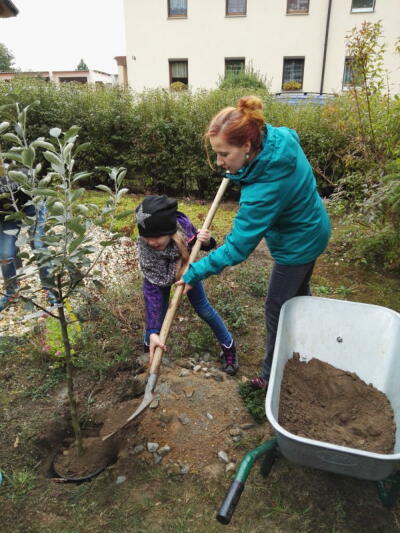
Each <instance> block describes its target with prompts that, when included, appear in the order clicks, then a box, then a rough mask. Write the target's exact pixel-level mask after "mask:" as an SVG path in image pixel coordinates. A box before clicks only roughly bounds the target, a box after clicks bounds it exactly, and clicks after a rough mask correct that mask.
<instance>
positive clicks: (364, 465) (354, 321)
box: [217, 296, 400, 524]
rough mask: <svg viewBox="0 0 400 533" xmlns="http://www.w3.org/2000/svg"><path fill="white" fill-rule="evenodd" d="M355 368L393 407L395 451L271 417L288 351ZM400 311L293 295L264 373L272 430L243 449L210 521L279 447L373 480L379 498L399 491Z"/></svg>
mask: <svg viewBox="0 0 400 533" xmlns="http://www.w3.org/2000/svg"><path fill="white" fill-rule="evenodd" d="M294 352H297V353H300V354H301V359H302V360H305V361H307V360H309V359H311V358H313V357H314V358H317V359H319V360H321V361H323V362H326V363H329V364H331V365H332V366H334V367H336V368H338V369H340V370H344V371H348V372H354V373H355V374H357V376H358V377H359V378H361V379H362V380H363V381H365V382H366V383H371V384H372V385H373V386H374V387H375V388H376V389H378V390H380V391H381V392H383V393H384V394H386V396H387V398H388V399H389V401H390V403H391V406H392V408H393V413H394V421H395V423H396V435H395V445H394V451H393V453H391V454H380V453H373V452H368V451H365V450H360V449H357V448H350V447H346V446H338V445H335V444H331V443H329V442H323V441H317V440H313V439H309V438H305V437H300V436H297V435H294V434H293V433H290V432H289V431H287V430H286V429H285V428H284V427H282V426H281V425H280V424H279V422H278V416H279V399H280V392H281V384H282V378H283V372H284V368H285V365H286V362H287V361H288V360H289V359H291V358H292V357H293V353H294ZM399 383H400V314H399V313H397V312H395V311H393V310H391V309H387V308H385V307H381V306H377V305H371V304H363V303H358V302H347V301H343V300H334V299H330V298H317V297H314V296H299V297H296V298H292V299H291V300H289V301H287V302H286V303H285V304H284V305H283V306H282V309H281V313H280V317H279V324H278V331H277V337H276V344H275V350H274V358H273V363H272V369H271V378H270V382H269V387H268V392H267V395H266V399H265V411H266V415H267V418H268V420H269V422H270V424H271V425H272V427H273V428H274V430H275V437H274V438H273V439H271V440H269V441H267V442H265V443H263V444H261V445H260V446H259V447H258V448H256V449H254V450H252V451H250V452H248V453H247V454H246V455H245V456H244V458H243V460H242V462H241V463H240V465H239V468H238V470H237V472H236V474H235V477H234V480H233V482H232V484H231V486H230V489H229V491H228V492H227V494H226V497H225V500H224V502H223V504H222V506H221V507H220V509H219V511H218V514H217V520H218V521H219V522H221V523H222V524H228V523H229V522H230V520H231V518H232V515H233V513H234V510H235V508H236V505H237V504H238V502H239V499H240V495H241V494H242V492H243V489H244V484H245V481H246V479H247V477H248V475H249V473H250V470H251V468H252V466H253V464H254V462H255V461H256V459H258V458H263V462H262V466H261V473H262V474H263V475H264V476H267V475H268V473H269V472H270V470H271V468H272V466H273V463H274V460H275V458H276V456H277V454H278V453H280V454H281V455H282V456H283V457H285V458H286V459H288V460H289V461H292V462H294V463H297V464H300V465H304V466H309V467H313V468H318V469H321V470H326V471H328V472H334V473H336V474H343V475H347V476H352V477H355V478H359V479H366V480H369V481H375V482H376V483H377V489H378V495H379V497H380V499H381V501H382V503H383V504H384V505H386V506H388V507H389V506H392V505H394V503H395V502H396V499H397V496H398V494H399V493H400V393H399Z"/></svg>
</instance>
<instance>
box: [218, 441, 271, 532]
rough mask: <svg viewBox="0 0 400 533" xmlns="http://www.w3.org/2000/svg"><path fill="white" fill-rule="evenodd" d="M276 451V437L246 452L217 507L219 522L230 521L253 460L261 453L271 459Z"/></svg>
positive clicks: (226, 522) (227, 522)
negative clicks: (222, 499) (220, 503)
mask: <svg viewBox="0 0 400 533" xmlns="http://www.w3.org/2000/svg"><path fill="white" fill-rule="evenodd" d="M275 452H276V439H275V438H272V439H271V440H268V441H267V442H264V443H263V444H261V445H260V446H258V448H255V449H254V450H251V451H250V452H248V453H246V455H245V456H244V457H243V459H242V462H241V463H240V465H239V468H238V469H237V471H236V475H235V479H234V480H233V481H232V483H231V486H230V487H229V490H228V492H227V493H226V496H225V499H224V501H223V503H222V505H221V507H220V508H219V511H218V513H217V520H218V522H221V524H224V525H227V524H229V522H230V521H231V518H232V516H233V513H234V512H235V509H236V506H237V504H238V503H239V500H240V496H241V495H242V492H243V489H244V484H245V482H246V479H247V477H248V475H249V474H250V470H251V468H252V466H253V464H254V461H255V460H256V459H258V458H259V457H261V456H262V455H268V456H270V457H271V459H273V457H274V455H275Z"/></svg>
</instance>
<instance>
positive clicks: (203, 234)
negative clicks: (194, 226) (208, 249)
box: [197, 229, 211, 246]
mask: <svg viewBox="0 0 400 533" xmlns="http://www.w3.org/2000/svg"><path fill="white" fill-rule="evenodd" d="M197 239H198V240H199V241H200V242H201V243H202V244H205V245H206V246H208V245H209V244H210V239H211V232H210V231H209V230H208V229H200V230H199V231H198V232H197Z"/></svg>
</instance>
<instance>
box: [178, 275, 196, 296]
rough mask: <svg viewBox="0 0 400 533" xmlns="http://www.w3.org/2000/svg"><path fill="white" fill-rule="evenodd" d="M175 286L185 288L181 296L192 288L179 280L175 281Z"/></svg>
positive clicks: (182, 280)
mask: <svg viewBox="0 0 400 533" xmlns="http://www.w3.org/2000/svg"><path fill="white" fill-rule="evenodd" d="M175 285H178V286H179V285H184V286H185V288H184V289H183V294H187V293H188V292H189V291H190V290H191V289H192V288H193V287H192V286H191V285H188V284H187V283H185V281H184V279H183V278H181V279H180V280H179V281H177V282H176V283H175Z"/></svg>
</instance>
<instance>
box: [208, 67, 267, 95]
mask: <svg viewBox="0 0 400 533" xmlns="http://www.w3.org/2000/svg"><path fill="white" fill-rule="evenodd" d="M218 88H219V89H237V88H240V89H250V90H254V89H255V90H257V89H263V90H267V79H266V77H265V76H263V75H262V74H260V72H258V71H257V70H254V68H253V66H252V65H249V66H247V67H245V68H244V69H241V70H239V71H238V72H232V71H229V72H227V73H226V74H225V77H223V78H222V77H220V79H219V82H218Z"/></svg>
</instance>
